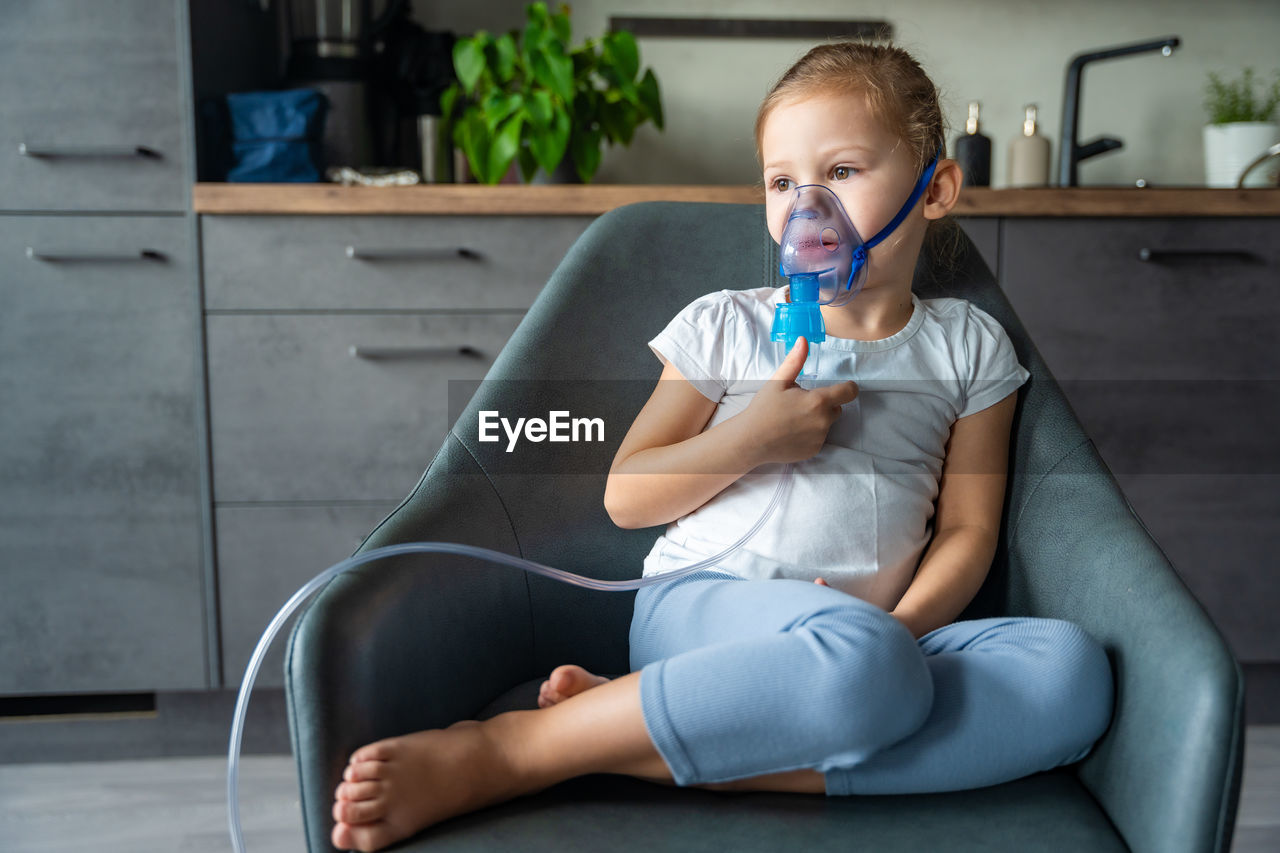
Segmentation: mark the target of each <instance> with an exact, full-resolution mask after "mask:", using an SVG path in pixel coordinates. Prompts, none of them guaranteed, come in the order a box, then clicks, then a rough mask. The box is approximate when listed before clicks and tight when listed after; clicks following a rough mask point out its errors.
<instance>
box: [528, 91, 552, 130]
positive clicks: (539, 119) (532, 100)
mask: <svg viewBox="0 0 1280 853" xmlns="http://www.w3.org/2000/svg"><path fill="white" fill-rule="evenodd" d="M555 112H556V108H555V104H554V102H553V100H552V97H551V93H550V92H548V91H546V90H545V89H536V90H534V91H533V92H532V93H531V94H530V95H529V97H528V98H527V99H526V100H525V115H527V116H528V117H529V123H530V124H532V125H533V126H534V127H536V128H537V129H539V130H545V129H546V128H547V127H548V126H550V124H551V120H552V117H553V116H554V115H555Z"/></svg>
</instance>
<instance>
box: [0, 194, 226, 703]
mask: <svg viewBox="0 0 1280 853" xmlns="http://www.w3.org/2000/svg"><path fill="white" fill-rule="evenodd" d="M188 242H189V235H188V231H187V225H186V222H185V221H184V220H183V219H181V218H180V217H161V218H153V217H145V218H144V217H80V216H56V217H50V216H0V264H2V265H3V269H4V274H3V275H0V436H3V439H4V440H3V441H2V442H0V648H4V649H6V650H7V652H8V653H7V654H6V655H5V656H4V660H3V662H0V693H44V692H66V691H73V692H91V691H108V692H110V691H124V690H155V689H190V688H203V687H205V686H206V681H205V672H206V665H205V635H204V618H203V617H204V603H203V595H202V583H203V576H202V571H203V569H202V565H203V563H202V554H203V546H202V534H201V511H200V460H199V451H198V445H197V440H196V410H195V408H196V395H197V377H198V376H199V370H198V366H197V361H196V359H197V347H196V346H195V344H194V342H193V341H194V337H195V332H196V331H197V328H198V326H197V322H198V321H197V319H196V310H197V300H196V295H195V283H194V277H193V275H192V270H191V267H190V264H189V262H188V251H187V244H188ZM27 247H33V248H34V249H35V250H36V251H35V252H34V253H33V254H34V255H35V257H33V258H30V259H29V258H28V257H27V252H26V249H27ZM141 249H149V250H151V251H152V252H153V254H152V255H149V256H147V257H145V258H144V257H143V256H142V255H141V254H140V250H141ZM72 253H87V256H86V255H83V254H82V255H80V256H79V259H78V260H70V258H71V257H72ZM111 253H118V259H112V258H111ZM42 255H43V257H44V258H45V259H41V256H42ZM54 258H62V260H56V259H54Z"/></svg>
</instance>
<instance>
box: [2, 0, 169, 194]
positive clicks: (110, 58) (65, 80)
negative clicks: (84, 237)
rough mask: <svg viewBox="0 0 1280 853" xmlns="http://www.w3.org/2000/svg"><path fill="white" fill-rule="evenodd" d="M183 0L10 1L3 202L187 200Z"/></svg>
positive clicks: (6, 38)
mask: <svg viewBox="0 0 1280 853" xmlns="http://www.w3.org/2000/svg"><path fill="white" fill-rule="evenodd" d="M182 5H183V4H180V3H177V2H174V0H115V2H112V3H103V2H100V0H39V2H21V3H16V4H14V3H7V4H5V6H4V10H3V15H4V18H3V20H4V23H3V26H0V210H9V211H68V212H84V211H102V212H121V211H131V212H151V211H176V212H184V211H185V210H186V209H187V207H188V205H189V202H188V199H189V198H190V180H191V178H190V175H191V168H190V159H191V150H192V146H191V143H190V140H189V138H188V121H187V117H186V116H187V109H188V107H187V104H188V101H189V97H188V95H187V94H186V91H185V90H186V84H185V79H186V78H185V74H184V72H183V65H182V62H183V60H182V56H183V45H182V42H181V41H180V37H179V32H180V31H181V32H183V33H185V29H186V28H185V25H184V22H183V20H182V15H183V9H182ZM182 38H185V35H184V36H183V37H182Z"/></svg>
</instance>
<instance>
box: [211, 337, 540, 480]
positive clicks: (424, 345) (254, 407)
mask: <svg viewBox="0 0 1280 853" xmlns="http://www.w3.org/2000/svg"><path fill="white" fill-rule="evenodd" d="M519 321H520V315H514V314H487V315H467V314H458V315H443V316H441V315H419V316H365V315H307V316H297V315H280V314H271V315H264V316H257V315H214V316H210V317H208V318H207V321H206V322H207V329H208V337H207V344H208V352H209V395H210V407H209V408H210V416H211V421H212V443H213V487H214V499H215V500H216V501H218V502H223V503H225V502H241V501H299V500H306V501H344V500H398V499H399V498H400V497H402V496H403V495H405V494H407V493H408V492H409V490H410V489H411V488H412V487H413V484H414V483H416V482H417V480H418V477H419V475H420V474H421V473H422V471H423V469H424V468H426V465H427V463H428V462H430V461H431V457H432V456H433V455H434V454H435V452H436V450H437V449H438V448H439V447H440V444H441V443H442V442H443V440H444V437H445V434H446V433H447V431H448V428H449V426H450V424H449V387H448V386H449V380H450V379H460V380H477V379H480V378H483V376H484V375H485V373H486V372H487V371H488V369H489V365H490V364H492V362H493V359H494V357H496V356H497V354H498V352H499V351H500V350H501V349H502V346H503V345H504V344H505V343H506V341H507V338H508V337H510V336H511V333H512V332H513V331H514V330H515V327H516V326H517V325H518V324H519ZM353 347H354V348H356V349H354V350H353ZM355 352H358V353H359V355H355V354H353V353H355Z"/></svg>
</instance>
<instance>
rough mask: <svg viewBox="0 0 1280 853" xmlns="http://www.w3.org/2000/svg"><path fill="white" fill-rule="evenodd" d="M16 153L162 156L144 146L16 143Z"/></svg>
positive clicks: (79, 155) (37, 155)
mask: <svg viewBox="0 0 1280 853" xmlns="http://www.w3.org/2000/svg"><path fill="white" fill-rule="evenodd" d="M18 153H19V154H21V155H22V156H23V157H143V158H146V159H148V160H159V159H160V158H161V157H162V156H163V155H161V154H160V152H159V151H157V150H156V149H154V148H148V147H147V146H146V145H64V146H61V147H59V146H45V147H44V148H37V147H35V146H32V145H28V144H27V143H25V142H19V143H18Z"/></svg>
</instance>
